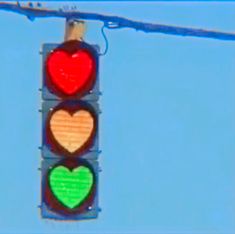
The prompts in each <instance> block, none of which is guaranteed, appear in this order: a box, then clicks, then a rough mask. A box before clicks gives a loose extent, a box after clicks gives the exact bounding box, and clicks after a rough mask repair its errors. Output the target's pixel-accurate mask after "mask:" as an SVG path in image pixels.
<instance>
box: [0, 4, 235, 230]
mask: <svg viewBox="0 0 235 234" xmlns="http://www.w3.org/2000/svg"><path fill="white" fill-rule="evenodd" d="M44 4H46V3H44ZM75 4H76V5H77V6H78V8H79V10H83V11H92V12H100V13H107V14H114V15H120V16H125V17H129V18H132V19H136V20H143V21H149V22H157V23H165V24H173V25H179V26H190V27H191V26H192V27H199V28H205V29H215V30H221V31H231V32H232V31H233V32H234V31H235V21H234V14H235V3H232V2H231V3H209V2H207V3H205V2H201V3H140V2H138V3H118V2H116V3H109V2H105V3H102V2H99V3H94V2H90V3H84V2H81V3H74V2H73V3H67V5H75ZM47 5H50V6H54V7H56V6H59V5H63V4H62V3H58V4H55V3H50V4H47ZM101 26H102V24H101V23H96V22H89V23H88V32H87V35H86V37H85V38H86V41H87V42H88V43H91V44H98V45H100V46H101V49H102V50H104V46H105V44H104V39H103V37H102V35H101V32H100V28H101ZM0 28H1V34H0V43H1V45H2V46H1V52H0V61H1V64H0V106H1V115H0V120H1V121H0V126H1V127H0V144H1V156H0V178H1V180H0V185H1V192H0V201H1V206H0V233H2V234H3V233H4V234H7V233H12V234H18V233H22V234H36V233H38V234H39V233H42V234H44V233H102V234H104V233H159V234H169V233H179V234H193V233H194V234H196V233H200V234H202V233H205V234H210V233H220V234H227V233H235V222H234V220H235V200H234V198H235V193H234V188H235V187H234V185H235V183H234V181H235V180H234V179H235V169H234V168H235V166H234V165H235V143H234V142H235V66H234V62H235V57H234V55H235V42H229V41H227V42H226V41H218V40H212V39H198V38H188V37H186V38H184V37H177V36H169V35H161V34H145V33H142V32H136V31H134V30H131V29H124V30H113V31H109V30H106V34H107V37H108V41H109V51H108V53H107V55H106V56H104V57H102V58H101V62H100V80H101V89H102V91H103V96H102V98H101V101H100V105H101V109H102V111H103V113H102V115H101V123H100V124H101V126H100V141H101V144H100V148H101V150H102V151H103V152H102V154H101V156H100V160H99V161H100V166H101V167H102V169H103V172H102V173H101V174H100V188H99V197H100V207H101V208H102V212H101V213H100V216H99V218H98V219H97V220H92V221H84V222H73V223H59V222H55V221H50V220H42V219H41V217H40V215H39V210H38V208H37V206H38V205H40V172H39V171H38V170H37V168H38V167H40V160H41V159H40V151H39V150H38V146H39V145H40V142H41V140H40V139H41V120H40V113H39V112H38V109H39V108H40V106H41V97H40V93H39V92H38V89H39V88H40V86H41V79H42V76H41V70H42V65H41V57H40V55H39V50H40V47H41V45H42V43H49V42H55V43H60V42H62V40H63V36H64V20H62V19H55V18H50V19H39V20H35V21H34V22H31V21H29V20H27V18H26V17H23V16H20V15H16V14H13V13H8V12H2V11H0Z"/></svg>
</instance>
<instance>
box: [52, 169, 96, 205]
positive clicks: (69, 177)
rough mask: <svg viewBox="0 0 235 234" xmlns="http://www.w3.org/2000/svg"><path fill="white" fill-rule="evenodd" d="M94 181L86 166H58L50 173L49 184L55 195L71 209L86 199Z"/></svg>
mask: <svg viewBox="0 0 235 234" xmlns="http://www.w3.org/2000/svg"><path fill="white" fill-rule="evenodd" d="M93 183H94V178H93V174H92V172H91V170H90V169H89V168H88V167H85V166H79V167H76V168H74V169H73V170H69V169H68V168H67V167H64V166H58V167H55V168H53V169H52V170H51V173H50V175H49V186H50V188H51V190H52V192H53V194H54V196H55V197H56V198H57V199H58V200H59V201H60V202H61V203H62V204H63V205H64V206H66V207H68V208H70V209H73V208H74V207H76V206H78V205H79V204H81V203H82V202H83V201H84V199H85V198H86V197H87V195H88V194H89V192H90V190H91V188H92V185H93Z"/></svg>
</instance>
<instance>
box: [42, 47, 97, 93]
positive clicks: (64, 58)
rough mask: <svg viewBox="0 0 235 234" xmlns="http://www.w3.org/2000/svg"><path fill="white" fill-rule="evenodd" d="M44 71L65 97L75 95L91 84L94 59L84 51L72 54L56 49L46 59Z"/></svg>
mask: <svg viewBox="0 0 235 234" xmlns="http://www.w3.org/2000/svg"><path fill="white" fill-rule="evenodd" d="M46 70H47V74H48V75H47V76H49V79H50V83H52V85H53V86H56V87H55V88H56V89H58V90H59V91H60V92H62V93H63V94H65V95H75V94H78V93H79V92H82V93H83V92H84V89H87V85H88V86H90V85H89V84H92V83H93V80H94V71H95V59H94V57H93V56H92V54H91V53H90V52H89V51H88V50H86V49H78V50H77V51H75V52H73V53H69V52H66V51H65V50H61V49H56V50H55V51H53V52H52V53H51V54H50V55H49V56H48V58H47V61H46ZM89 88H90V87H89ZM86 91H87V90H86Z"/></svg>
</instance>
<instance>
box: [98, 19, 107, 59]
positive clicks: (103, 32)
mask: <svg viewBox="0 0 235 234" xmlns="http://www.w3.org/2000/svg"><path fill="white" fill-rule="evenodd" d="M105 28H108V27H107V22H104V24H103V26H102V28H101V34H102V36H103V37H104V40H105V50H104V52H103V53H100V54H99V56H104V55H106V54H107V52H108V48H109V42H108V39H107V36H106V34H105V31H104V29H105Z"/></svg>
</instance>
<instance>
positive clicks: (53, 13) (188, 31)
mask: <svg viewBox="0 0 235 234" xmlns="http://www.w3.org/2000/svg"><path fill="white" fill-rule="evenodd" d="M0 10H5V11H11V12H15V13H18V14H21V15H25V16H27V17H28V18H29V19H30V20H33V19H35V18H40V17H42V18H43V17H59V18H77V19H81V20H97V21H102V22H104V23H106V24H107V28H109V29H118V28H132V29H135V30H138V31H142V32H145V33H162V34H167V35H176V36H190V37H200V38H211V39H217V40H230V41H235V33H230V32H219V31H213V30H206V29H199V28H187V27H178V26H172V25H164V24H156V23H145V22H141V21H134V20H130V19H127V18H123V17H119V16H110V15H103V14H98V13H90V12H81V11H75V10H73V11H71V10H69V11H65V10H63V9H62V10H51V9H47V8H43V7H40V8H38V7H36V8H35V7H33V8H32V7H29V6H23V5H21V6H19V5H18V4H14V3H6V2H0ZM108 22H112V24H111V25H108Z"/></svg>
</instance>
